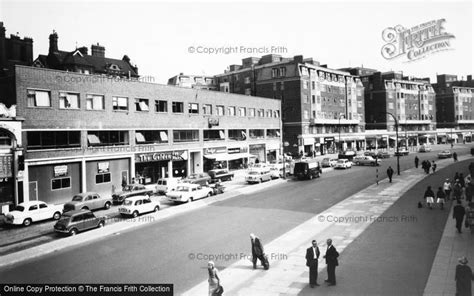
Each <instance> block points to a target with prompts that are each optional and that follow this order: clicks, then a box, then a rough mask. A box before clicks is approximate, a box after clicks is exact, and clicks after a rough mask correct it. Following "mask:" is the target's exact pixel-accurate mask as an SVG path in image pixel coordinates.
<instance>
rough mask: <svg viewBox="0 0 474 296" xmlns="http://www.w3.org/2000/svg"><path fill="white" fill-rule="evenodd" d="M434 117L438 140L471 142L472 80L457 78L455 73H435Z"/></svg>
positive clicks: (473, 83)
mask: <svg viewBox="0 0 474 296" xmlns="http://www.w3.org/2000/svg"><path fill="white" fill-rule="evenodd" d="M433 87H434V88H435V90H436V110H437V113H436V118H437V127H438V129H439V131H440V139H439V141H440V142H446V141H449V140H453V141H454V142H471V141H472V130H474V112H473V105H474V81H473V80H472V75H468V76H467V80H458V77H457V76H456V75H447V74H443V75H437V83H436V84H433Z"/></svg>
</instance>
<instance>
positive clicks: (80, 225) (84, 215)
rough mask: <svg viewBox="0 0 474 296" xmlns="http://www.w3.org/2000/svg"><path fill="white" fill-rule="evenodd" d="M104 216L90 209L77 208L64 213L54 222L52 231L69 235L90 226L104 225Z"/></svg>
mask: <svg viewBox="0 0 474 296" xmlns="http://www.w3.org/2000/svg"><path fill="white" fill-rule="evenodd" d="M104 225H105V217H97V216H96V215H94V213H92V212H91V211H90V210H77V211H69V212H67V213H64V214H63V215H62V216H61V218H60V219H59V220H58V222H56V224H54V231H56V232H58V233H64V234H69V235H76V234H77V233H78V232H81V231H85V230H89V229H92V228H99V227H104Z"/></svg>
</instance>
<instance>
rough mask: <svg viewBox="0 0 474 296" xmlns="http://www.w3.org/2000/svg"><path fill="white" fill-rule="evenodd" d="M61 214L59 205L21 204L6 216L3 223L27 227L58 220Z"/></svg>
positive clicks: (40, 202) (42, 203) (43, 203)
mask: <svg viewBox="0 0 474 296" xmlns="http://www.w3.org/2000/svg"><path fill="white" fill-rule="evenodd" d="M61 212H62V206H61V205H50V204H47V203H45V202H42V201H28V202H22V203H21V204H19V205H18V206H17V207H16V208H15V210H14V211H11V212H9V213H7V214H6V219H5V223H7V224H15V225H22V224H23V225H24V226H29V225H31V223H32V222H36V221H41V220H48V219H54V220H58V219H59V218H60V217H61Z"/></svg>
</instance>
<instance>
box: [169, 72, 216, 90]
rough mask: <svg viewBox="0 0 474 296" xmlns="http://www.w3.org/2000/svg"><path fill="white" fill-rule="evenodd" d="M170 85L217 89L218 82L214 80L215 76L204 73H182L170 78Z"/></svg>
mask: <svg viewBox="0 0 474 296" xmlns="http://www.w3.org/2000/svg"><path fill="white" fill-rule="evenodd" d="M168 85H173V86H179V87H187V88H196V89H207V90H217V87H216V84H215V82H214V77H212V76H202V75H185V74H183V73H180V74H179V75H176V76H173V77H171V78H170V79H168Z"/></svg>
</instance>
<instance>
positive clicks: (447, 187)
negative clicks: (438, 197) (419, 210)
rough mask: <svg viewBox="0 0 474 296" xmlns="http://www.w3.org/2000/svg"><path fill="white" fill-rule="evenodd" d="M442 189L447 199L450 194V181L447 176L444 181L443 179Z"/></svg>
mask: <svg viewBox="0 0 474 296" xmlns="http://www.w3.org/2000/svg"><path fill="white" fill-rule="evenodd" d="M443 190H444V193H445V194H446V199H447V200H449V197H450V195H451V182H450V181H449V178H446V181H444V184H443Z"/></svg>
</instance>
